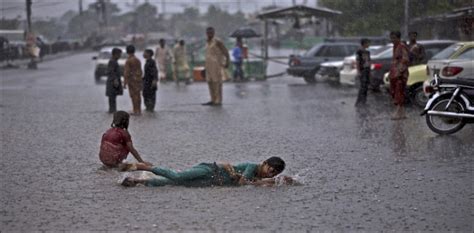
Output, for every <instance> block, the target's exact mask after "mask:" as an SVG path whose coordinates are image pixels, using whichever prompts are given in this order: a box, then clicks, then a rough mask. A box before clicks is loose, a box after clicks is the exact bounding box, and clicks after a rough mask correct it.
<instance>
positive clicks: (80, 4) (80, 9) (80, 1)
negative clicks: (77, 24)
mask: <svg viewBox="0 0 474 233" xmlns="http://www.w3.org/2000/svg"><path fill="white" fill-rule="evenodd" d="M79 15H82V0H79Z"/></svg>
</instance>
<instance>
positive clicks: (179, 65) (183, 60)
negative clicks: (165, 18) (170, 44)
mask: <svg viewBox="0 0 474 233" xmlns="http://www.w3.org/2000/svg"><path fill="white" fill-rule="evenodd" d="M173 57H174V74H175V76H176V78H175V79H176V83H177V84H179V81H180V80H182V79H183V80H185V82H186V84H189V65H188V57H187V52H186V46H185V43H184V40H180V41H179V42H178V44H177V45H176V47H175V48H173Z"/></svg>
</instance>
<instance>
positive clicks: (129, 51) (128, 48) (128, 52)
mask: <svg viewBox="0 0 474 233" xmlns="http://www.w3.org/2000/svg"><path fill="white" fill-rule="evenodd" d="M134 53H135V46H133V45H129V46H127V54H134Z"/></svg>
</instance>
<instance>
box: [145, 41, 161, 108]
mask: <svg viewBox="0 0 474 233" xmlns="http://www.w3.org/2000/svg"><path fill="white" fill-rule="evenodd" d="M143 58H145V61H146V62H145V74H144V76H143V102H144V103H145V109H146V111H147V112H153V111H155V102H156V91H157V90H158V69H157V67H156V63H155V60H153V50H151V49H146V50H145V51H144V52H143Z"/></svg>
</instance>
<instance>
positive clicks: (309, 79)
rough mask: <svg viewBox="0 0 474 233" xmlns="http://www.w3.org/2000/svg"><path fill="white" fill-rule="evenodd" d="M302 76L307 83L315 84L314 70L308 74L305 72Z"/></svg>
mask: <svg viewBox="0 0 474 233" xmlns="http://www.w3.org/2000/svg"><path fill="white" fill-rule="evenodd" d="M303 78H304V81H305V82H306V83H307V84H316V73H315V72H311V73H310V74H306V75H305V76H303Z"/></svg>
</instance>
